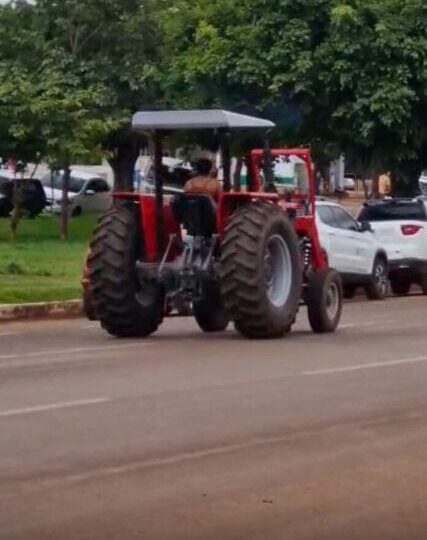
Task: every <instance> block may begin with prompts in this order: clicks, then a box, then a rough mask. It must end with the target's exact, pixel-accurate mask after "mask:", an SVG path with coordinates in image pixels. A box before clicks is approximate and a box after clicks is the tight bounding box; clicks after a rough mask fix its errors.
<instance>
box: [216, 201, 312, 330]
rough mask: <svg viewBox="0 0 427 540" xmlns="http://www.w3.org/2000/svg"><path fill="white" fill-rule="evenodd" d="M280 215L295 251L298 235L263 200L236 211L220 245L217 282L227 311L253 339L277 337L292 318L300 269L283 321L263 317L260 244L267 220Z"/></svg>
mask: <svg viewBox="0 0 427 540" xmlns="http://www.w3.org/2000/svg"><path fill="white" fill-rule="evenodd" d="M278 216H280V217H281V218H282V220H283V222H285V224H286V227H287V230H288V235H289V237H290V238H291V242H292V243H293V245H292V246H289V247H290V249H291V250H298V251H299V247H298V238H297V235H296V233H295V231H294V229H293V226H292V224H291V223H290V221H289V220H288V219H287V217H286V216H285V214H284V213H283V211H282V210H281V209H280V208H278V207H277V206H275V205H273V204H270V203H266V202H255V203H251V204H249V205H247V206H245V207H243V208H242V209H240V210H238V211H237V212H236V214H235V215H234V216H233V217H232V218H231V220H230V222H229V224H228V226H227V227H226V229H225V233H224V237H223V241H222V245H221V264H220V283H221V293H222V297H223V302H224V306H225V309H226V311H227V313H228V314H229V315H230V318H231V320H232V321H233V322H234V325H235V327H236V329H237V331H238V332H240V333H241V334H242V335H243V336H245V337H249V338H253V339H266V338H277V337H281V336H283V335H284V334H285V333H287V332H288V331H289V329H290V327H291V326H292V324H293V323H294V321H295V318H296V315H297V312H298V308H299V299H300V293H301V287H302V271H301V269H299V271H298V272H296V276H295V280H296V281H295V283H294V284H293V290H294V291H295V293H291V294H293V295H294V297H295V298H296V299H295V301H294V302H293V305H292V307H291V308H290V309H289V312H288V314H287V317H286V318H285V320H280V321H279V320H277V318H276V320H274V319H273V318H272V317H268V316H266V310H265V306H264V304H265V301H264V296H265V290H264V291H262V287H261V286H260V276H259V261H258V259H259V246H260V239H261V238H262V235H263V233H264V230H265V227H266V223H267V222H269V220H271V219H272V218H273V219H276V218H278Z"/></svg>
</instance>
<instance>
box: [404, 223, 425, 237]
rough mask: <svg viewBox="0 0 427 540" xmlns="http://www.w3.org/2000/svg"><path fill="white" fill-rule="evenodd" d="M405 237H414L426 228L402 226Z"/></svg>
mask: <svg viewBox="0 0 427 540" xmlns="http://www.w3.org/2000/svg"><path fill="white" fill-rule="evenodd" d="M400 229H401V231H402V234H403V236H414V234H417V233H418V232H420V231H421V230H422V229H424V227H423V226H422V225H402V226H401V227H400Z"/></svg>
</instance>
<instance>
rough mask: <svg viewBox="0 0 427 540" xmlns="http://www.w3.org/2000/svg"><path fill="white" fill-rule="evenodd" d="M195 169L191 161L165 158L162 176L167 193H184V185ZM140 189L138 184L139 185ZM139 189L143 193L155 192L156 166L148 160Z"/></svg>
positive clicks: (142, 172)
mask: <svg viewBox="0 0 427 540" xmlns="http://www.w3.org/2000/svg"><path fill="white" fill-rule="evenodd" d="M192 174H193V169H192V167H191V165H190V164H189V163H186V162H184V161H183V160H181V159H177V158H169V157H164V158H163V164H162V177H163V189H164V193H165V195H176V194H179V193H182V191H183V189H184V185H185V183H186V182H187V180H189V179H190V178H191V176H192ZM137 189H138V186H137ZM139 191H141V192H143V193H153V192H154V167H153V164H152V162H151V161H150V162H148V164H147V167H146V168H145V170H143V171H141V182H140V186H139Z"/></svg>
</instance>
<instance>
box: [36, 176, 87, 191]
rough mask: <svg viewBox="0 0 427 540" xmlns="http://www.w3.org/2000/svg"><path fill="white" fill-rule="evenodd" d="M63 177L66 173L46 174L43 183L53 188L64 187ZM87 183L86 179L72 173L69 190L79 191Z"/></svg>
mask: <svg viewBox="0 0 427 540" xmlns="http://www.w3.org/2000/svg"><path fill="white" fill-rule="evenodd" d="M63 177H64V175H63V174H62V173H61V174H58V173H55V174H53V175H51V174H46V175H45V176H44V177H43V178H42V184H43V185H44V186H45V187H48V188H49V187H50V188H53V189H62V179H63ZM85 183H86V180H84V179H83V178H80V177H78V176H75V175H73V174H72V175H71V177H70V184H69V188H68V191H70V192H71V193H79V192H80V191H81V190H82V188H83V186H84V185H85Z"/></svg>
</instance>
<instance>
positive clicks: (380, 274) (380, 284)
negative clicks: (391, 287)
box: [374, 264, 388, 294]
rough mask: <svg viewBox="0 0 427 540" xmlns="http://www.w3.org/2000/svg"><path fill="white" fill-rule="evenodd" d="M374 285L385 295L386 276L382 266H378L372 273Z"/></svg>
mask: <svg viewBox="0 0 427 540" xmlns="http://www.w3.org/2000/svg"><path fill="white" fill-rule="evenodd" d="M374 279H375V285H376V287H377V290H378V291H379V292H380V293H382V294H385V293H386V292H387V286H388V284H387V274H386V271H385V268H384V265H383V264H378V265H377V266H376V268H375V272H374Z"/></svg>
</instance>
